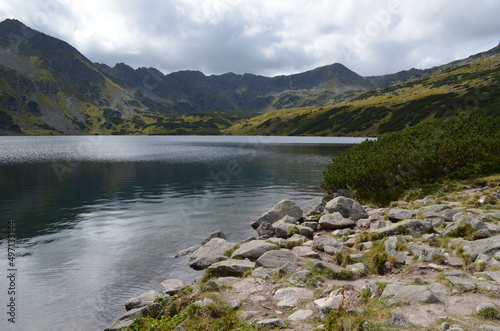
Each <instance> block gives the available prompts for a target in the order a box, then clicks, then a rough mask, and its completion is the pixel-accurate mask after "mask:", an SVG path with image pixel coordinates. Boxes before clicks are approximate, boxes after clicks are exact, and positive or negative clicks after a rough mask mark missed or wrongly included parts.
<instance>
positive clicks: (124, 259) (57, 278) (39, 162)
mask: <svg viewBox="0 0 500 331" xmlns="http://www.w3.org/2000/svg"><path fill="white" fill-rule="evenodd" d="M361 140H362V139H359V138H312V137H309V138H307V137H219V136H215V137H178V136H175V137H174V136H166V137H165V136H148V137H145V136H125V137H116V136H107V137H103V136H79V137H0V269H1V270H2V271H1V272H2V276H1V279H2V281H1V282H0V293H2V295H1V296H0V297H1V298H2V299H1V302H0V303H1V307H3V308H2V309H1V314H0V316H1V317H0V318H1V320H0V329H1V330H26V331H30V330H102V329H104V328H105V327H107V326H109V325H110V324H111V323H112V322H113V321H114V320H115V319H116V318H117V317H119V316H120V315H122V314H123V313H124V312H125V309H124V307H123V304H124V303H125V301H126V300H127V299H129V298H131V297H134V296H137V295H139V294H141V293H143V292H146V291H148V290H151V289H154V290H157V291H160V290H161V288H160V285H159V284H160V283H161V281H163V280H164V279H167V278H181V279H183V280H185V281H186V282H190V281H192V280H193V279H194V278H195V277H197V276H200V275H201V273H200V272H195V271H193V270H191V269H190V268H189V267H188V266H187V257H184V258H179V259H173V258H172V257H171V256H172V255H173V254H175V253H176V252H177V251H179V250H181V249H184V248H187V247H190V246H192V245H195V244H197V243H199V242H200V241H201V240H202V239H203V238H204V237H205V236H206V235H208V234H209V233H210V232H212V231H214V230H217V229H221V230H223V231H225V232H226V234H227V236H228V240H229V241H231V242H238V241H241V240H243V239H245V238H247V237H250V236H254V235H255V234H256V233H255V232H254V230H253V229H252V228H251V227H250V225H249V224H250V222H251V221H252V220H253V219H255V218H256V217H258V216H259V215H260V214H262V213H263V212H265V211H266V210H268V209H269V208H271V207H272V206H273V205H275V204H276V203H278V202H279V201H280V200H282V199H291V200H294V201H295V202H297V203H298V204H299V205H304V204H305V203H306V202H307V201H308V200H310V199H312V198H313V197H316V196H319V195H322V194H323V192H322V190H321V189H320V188H319V184H320V182H321V179H322V172H323V171H324V169H325V167H326V165H327V164H328V163H329V162H330V161H331V159H332V157H335V155H337V154H338V153H339V152H340V151H341V150H343V149H345V148H346V146H347V145H346V144H352V143H358V142H360V141H361ZM9 222H10V224H13V225H14V226H15V229H16V237H17V246H16V247H15V249H16V259H15V261H13V262H14V268H15V269H16V271H15V274H16V279H15V292H16V293H15V302H16V324H15V325H13V324H12V323H10V322H8V320H7V319H8V318H9V316H8V315H7V311H8V308H7V304H8V303H9V301H8V300H9V298H10V297H12V295H7V294H8V288H9V286H10V284H9V280H8V279H7V276H8V275H9V271H8V269H11V267H12V266H9V264H8V263H9V262H10V261H9V260H8V258H7V255H8V252H7V251H8V242H7V240H6V238H7V235H8V233H9V230H8V223H9Z"/></svg>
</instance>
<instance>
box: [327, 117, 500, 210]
mask: <svg viewBox="0 0 500 331" xmlns="http://www.w3.org/2000/svg"><path fill="white" fill-rule="evenodd" d="M499 128H500V111H499V112H498V114H496V113H491V112H489V113H486V112H483V111H474V112H471V113H469V114H463V115H459V116H453V117H448V118H446V119H445V120H436V121H433V122H428V123H422V124H419V125H416V126H414V127H410V128H407V129H405V130H402V131H399V132H394V133H390V134H387V135H386V136H383V137H381V138H380V139H378V140H376V141H365V142H363V143H361V144H358V145H354V146H352V147H350V148H349V149H347V150H346V151H344V152H343V153H341V154H340V155H339V156H338V157H337V158H335V159H334V160H333V163H331V164H330V165H328V167H327V170H326V171H325V173H324V180H323V183H322V184H321V186H322V188H323V189H325V190H326V191H327V192H329V193H334V192H335V191H337V190H338V189H345V188H347V189H350V190H352V191H354V193H355V197H356V198H357V199H360V200H362V201H365V202H372V203H376V204H378V205H386V204H388V203H389V202H390V201H392V200H396V199H398V198H399V197H401V196H402V195H403V192H404V191H405V190H407V189H411V188H414V187H417V186H421V185H426V184H432V183H435V182H436V181H439V180H441V179H445V178H449V179H467V178H472V177H476V176H482V175H488V174H492V173H495V172H500V130H499Z"/></svg>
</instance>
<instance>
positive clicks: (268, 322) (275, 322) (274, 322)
mask: <svg viewBox="0 0 500 331" xmlns="http://www.w3.org/2000/svg"><path fill="white" fill-rule="evenodd" d="M255 325H256V326H264V327H266V326H271V327H275V328H281V327H283V326H285V322H284V321H283V320H282V319H281V318H269V319H265V320H262V321H258V322H256V323H255Z"/></svg>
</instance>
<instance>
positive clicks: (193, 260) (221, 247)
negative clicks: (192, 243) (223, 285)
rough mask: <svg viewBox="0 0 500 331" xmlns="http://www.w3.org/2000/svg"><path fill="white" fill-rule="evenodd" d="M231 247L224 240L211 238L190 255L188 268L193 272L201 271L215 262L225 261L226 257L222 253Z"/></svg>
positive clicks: (231, 246) (231, 245)
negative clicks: (193, 270)
mask: <svg viewBox="0 0 500 331" xmlns="http://www.w3.org/2000/svg"><path fill="white" fill-rule="evenodd" d="M233 246H234V245H233V244H231V243H228V242H227V241H226V240H225V239H221V238H213V239H211V240H210V241H209V242H208V243H206V244H205V245H203V246H201V247H200V248H198V249H197V250H196V251H195V252H194V253H193V254H191V257H190V258H189V266H190V267H191V268H193V269H195V270H202V269H205V268H207V267H208V266H210V265H211V264H214V263H215V262H219V261H222V260H226V259H227V256H224V253H225V252H226V251H227V250H229V249H231V248H233Z"/></svg>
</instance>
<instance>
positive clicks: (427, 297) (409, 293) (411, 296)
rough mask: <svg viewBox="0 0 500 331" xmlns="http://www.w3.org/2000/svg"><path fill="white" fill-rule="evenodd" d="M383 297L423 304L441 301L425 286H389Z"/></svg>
mask: <svg viewBox="0 0 500 331" xmlns="http://www.w3.org/2000/svg"><path fill="white" fill-rule="evenodd" d="M381 297H382V298H386V297H395V298H403V299H408V300H413V301H419V302H423V303H437V302H439V301H440V300H439V298H438V297H436V296H435V295H434V293H433V292H432V291H431V290H430V289H429V287H427V286H424V285H400V284H388V285H387V286H386V287H385V289H384V292H382V296H381Z"/></svg>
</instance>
